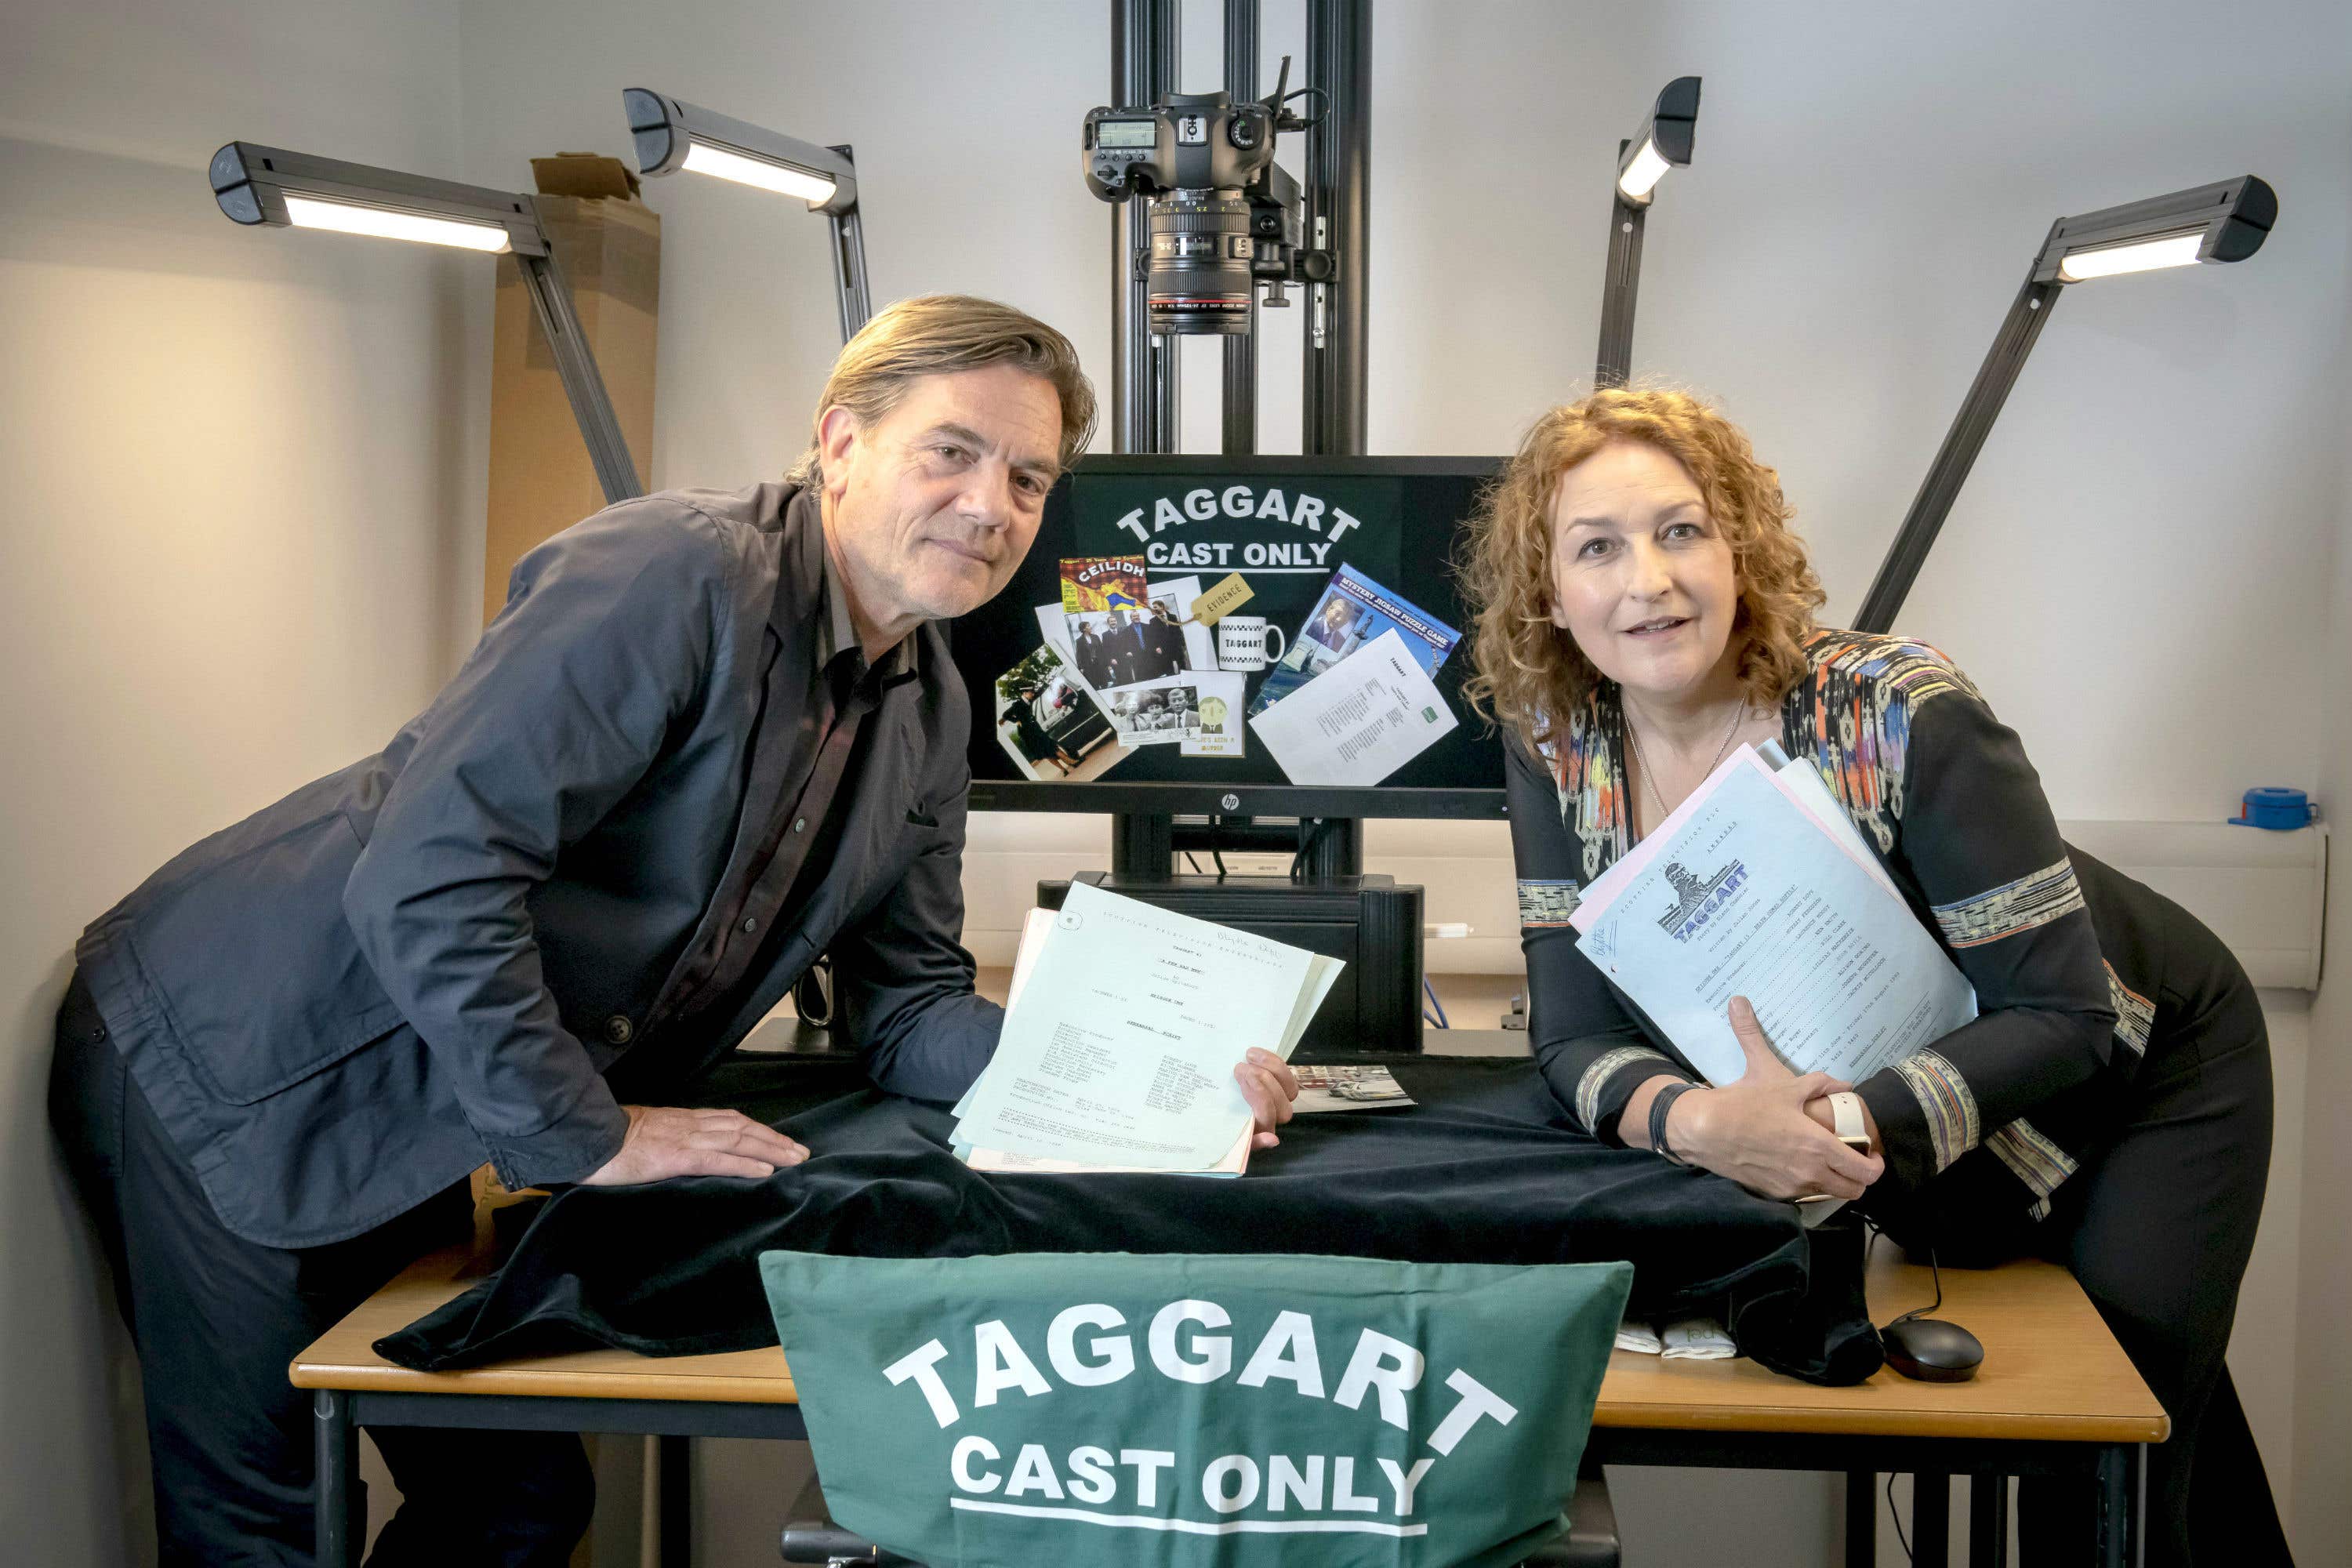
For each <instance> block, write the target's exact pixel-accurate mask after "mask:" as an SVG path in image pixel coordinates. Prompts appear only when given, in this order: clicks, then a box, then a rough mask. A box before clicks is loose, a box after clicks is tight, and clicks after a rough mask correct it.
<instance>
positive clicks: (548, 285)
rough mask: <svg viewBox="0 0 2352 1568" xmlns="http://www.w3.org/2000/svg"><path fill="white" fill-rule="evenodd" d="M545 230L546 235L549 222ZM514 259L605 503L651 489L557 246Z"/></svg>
mask: <svg viewBox="0 0 2352 1568" xmlns="http://www.w3.org/2000/svg"><path fill="white" fill-rule="evenodd" d="M540 229H541V234H542V235H544V233H545V231H546V224H545V223H544V221H542V222H541V224H540ZM514 261H515V268H516V270H517V271H519V272H520V273H521V274H522V283H523V288H524V289H525V290H526V291H527V292H528V293H529V294H530V302H531V306H532V309H533V310H534V311H535V312H536V314H537V315H538V317H539V326H540V330H541V331H543V332H545V333H546V334H547V346H548V348H549V349H550V350H551V352H552V353H553V354H554V356H555V372H556V374H557V375H558V376H559V377H560V378H561V379H562V382H563V395H564V396H566V397H567V398H569V399H571V402H572V418H573V420H575V421H576V422H577V423H578V424H579V426H580V437H581V439H582V440H583V441H585V442H587V444H588V460H589V461H590V462H591V463H593V464H594V465H595V468H596V482H597V483H598V484H599V485H601V486H603V487H604V500H605V503H606V504H607V505H610V504H612V503H613V502H614V501H625V500H631V499H633V498H635V497H637V496H641V495H643V494H645V487H644V486H643V485H641V484H639V483H638V482H637V466H636V464H635V462H634V461H632V460H631V459H630V457H629V441H628V437H625V436H624V435H623V434H622V433H621V421H620V417H619V416H617V415H615V414H614V412H613V399H612V397H611V396H610V395H608V394H607V393H606V392H605V390H604V375H603V374H602V373H601V372H599V371H598V370H597V368H596V356H595V354H594V353H593V352H592V351H591V350H590V349H589V347H588V339H587V337H586V336H585V335H584V334H583V332H582V331H581V330H580V318H579V316H578V315H577V314H576V313H575V312H574V311H573V310H572V289H571V286H570V285H569V284H568V283H566V282H565V281H564V278H563V268H562V264H561V263H560V262H558V261H557V260H556V259H555V247H553V246H552V245H547V246H544V247H542V249H541V254H540V255H537V256H532V255H530V254H527V253H525V252H522V251H520V250H518V251H517V252H516V254H515V258H514Z"/></svg>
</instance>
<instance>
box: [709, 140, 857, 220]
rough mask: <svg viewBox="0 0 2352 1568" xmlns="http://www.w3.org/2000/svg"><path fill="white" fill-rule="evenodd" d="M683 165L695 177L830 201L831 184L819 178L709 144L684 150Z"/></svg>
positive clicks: (803, 198)
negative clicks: (713, 175)
mask: <svg viewBox="0 0 2352 1568" xmlns="http://www.w3.org/2000/svg"><path fill="white" fill-rule="evenodd" d="M686 166H687V167H688V168H689V169H692V170H694V171H695V172H696V173H698V174H716V175H718V176H719V178H720V179H722V180H739V181H740V182H742V183H743V184H747V185H757V186H759V187H760V188H761V190H763V191H774V192H775V193H777V194H778V195H786V196H798V197H800V198H801V200H803V201H804V202H808V203H810V204H811V205H814V204H816V203H819V202H829V201H831V200H832V199H833V182H832V181H831V180H828V179H825V178H824V177H823V176H822V175H818V174H803V173H802V172H801V171H800V170H798V169H787V168H785V167H784V166H783V165H782V164H781V163H768V162H766V161H765V160H763V159H760V158H747V157H745V156H744V155H743V154H742V153H730V152H729V151H728V150H727V149H725V148H724V147H714V146H712V145H711V144H710V143H709V142H694V143H692V144H691V145H689V146H688V148H687V150H686Z"/></svg>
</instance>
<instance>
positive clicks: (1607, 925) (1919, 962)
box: [1583, 768, 1976, 1083]
mask: <svg viewBox="0 0 2352 1568" xmlns="http://www.w3.org/2000/svg"><path fill="white" fill-rule="evenodd" d="M1583 951H1584V952H1585V954H1586V956H1588V957H1590V958H1591V960H1592V961H1593V963H1597V964H1599V965H1600V966H1601V972H1602V973H1605V974H1607V975H1608V976H1609V977H1610V979H1612V980H1613V981H1615V982H1616V983H1617V984H1618V985H1619V986H1620V987H1621V988H1622V990H1623V991H1624V992H1625V994H1627V995H1629V996H1631V997H1632V998H1633V1000H1634V1001H1635V1002H1636V1003H1638V1004H1639V1005H1641V1007H1642V1009H1643V1011H1644V1012H1646V1013H1648V1014H1649V1016H1650V1017H1651V1019H1652V1021H1653V1022H1654V1023H1655V1024H1656V1025H1657V1026H1658V1027H1659V1028H1660V1029H1662V1030H1664V1032H1665V1035H1666V1037H1667V1038H1668V1039H1670V1040H1672V1041H1673V1042H1674V1043H1675V1048H1676V1049H1678V1050H1680V1051H1681V1052H1682V1053H1683V1055H1684V1056H1685V1058H1688V1059H1689V1061H1690V1064H1691V1065H1692V1066H1693V1067H1695V1068H1697V1069H1698V1070H1699V1071H1700V1072H1701V1073H1702V1074H1704V1075H1705V1076H1706V1078H1707V1079H1708V1080H1709V1081H1710V1082H1714V1083H1729V1082H1732V1081H1734V1080H1736V1079H1738V1078H1739V1077H1740V1076H1741V1075H1742V1074H1744V1073H1745V1072H1746V1071H1747V1062H1746V1060H1745V1058H1743V1057H1742V1056H1741V1054H1740V1050H1739V1042H1738V1038H1737V1037H1735V1036H1734V1035H1733V1034H1732V1032H1731V1023H1730V1019H1729V1017H1728V1016H1727V1012H1728V1009H1729V1007H1730V1005H1731V999H1732V997H1734V996H1745V997H1747V998H1748V1001H1749V1002H1750V1003H1751V1004H1753V1005H1754V1006H1755V1008H1756V1015H1757V1017H1758V1019H1759V1021H1760V1022H1761V1023H1762V1024H1763V1026H1764V1033H1765V1035H1766V1036H1767V1037H1769V1039H1770V1040H1771V1042H1772V1047H1773V1049H1774V1050H1775V1051H1777V1052H1778V1053H1779V1054H1780V1058H1781V1059H1782V1060H1784V1061H1786V1062H1787V1063H1788V1064H1789V1066H1790V1068H1793V1069H1794V1070H1795V1071H1797V1072H1800V1073H1805V1072H1815V1071H1820V1072H1826V1073H1829V1074H1831V1075H1832V1076H1833V1077H1837V1078H1842V1079H1847V1080H1849V1081H1851V1082H1854V1083H1859V1082H1861V1081H1862V1080H1863V1079H1866V1078H1868V1077H1870V1076H1871V1075H1872V1074H1873V1073H1875V1072H1877V1071H1879V1070H1880V1069H1881V1068H1886V1067H1890V1066H1892V1065H1893V1064H1894V1063H1895V1062H1898V1061H1900V1060H1902V1059H1903V1058H1906V1057H1907V1056H1909V1055H1911V1054H1912V1053H1913V1052H1915V1051H1916V1050H1918V1049H1920V1048H1921V1047H1924V1046H1928V1045H1931V1044H1933V1043H1934V1042H1935V1041H1937V1039H1940V1038H1941V1037H1944V1036H1945V1035H1948V1034H1949V1033H1950V1032H1951V1031H1952V1030H1954V1029H1957V1028H1958V1027H1959V1026H1961V1025H1962V1024H1965V1023H1967V1022H1968V1021H1969V1019H1970V1018H1973V1017H1975V1016H1976V993H1975V992H1974V991H1973V990H1972V989H1971V988H1970V987H1969V983H1968V981H1967V980H1966V979H1964V978H1963V977H1962V976H1961V974H1960V972H1959V971H1958V969H1956V968H1954V967H1953V966H1952V962H1951V960H1950V959H1949V958H1948V957H1946V956H1945V954H1944V952H1943V950H1942V948H1940V947H1939V946H1937V942H1936V939H1935V938H1934V937H1932V936H1930V935H1929V934H1928V933H1927V930H1926V928H1925V927H1923V926H1921V925H1920V924H1919V922H1918V921H1917V920H1916V918H1914V917H1913V915H1912V913H1911V910H1910V908H1909V907H1908V906H1907V905H1906V904H1905V903H1904V902H1903V900H1901V899H1899V898H1896V897H1895V895H1893V894H1892V893H1889V892H1888V891H1887V890H1886V889H1885V888H1884V887H1881V886H1880V885H1879V884H1878V883H1877V882H1875V881H1874V880H1873V879H1872V878H1871V876H1870V874H1869V873H1868V872H1866V871H1864V869H1863V868H1861V867H1860V866H1858V865H1856V864H1855V863H1854V861H1853V858H1851V857H1849V856H1848V855H1847V854H1846V853H1845V852H1844V851H1843V849H1841V848H1840V847H1838V845H1837V844H1836V843H1834V842H1833V841H1832V839H1831V838H1830V837H1829V835H1828V833H1827V832H1826V831H1825V830H1823V828H1822V826H1820V825H1819V824H1818V823H1816V822H1814V821H1812V820H1811V818H1809V817H1808V816H1806V815H1805V813H1804V812H1803V811H1802V810H1801V809H1800V808H1799V807H1798V806H1797V805H1794V804H1793V803H1792V802H1790V800H1789V799H1788V797H1787V796H1785V795H1782V794H1781V793H1780V791H1779V790H1777V789H1775V788H1774V787H1773V785H1772V782H1771V780H1770V779H1769V777H1768V776H1766V775H1765V774H1764V773H1763V772H1762V771H1761V770H1760V769H1754V768H1740V769H1736V770H1733V771H1732V772H1731V773H1729V774H1728V775H1727V777H1726V778H1725V779H1724V780H1723V782H1722V784H1721V785H1720V786H1719V787H1718V788H1717V790H1716V791H1715V793H1714V795H1712V797H1710V798H1709V799H1708V800H1707V802H1706V804H1705V805H1703V806H1701V807H1700V808H1699V809H1698V810H1697V811H1696V813H1695V814H1694V815H1693V816H1691V817H1690V819H1689V820H1688V821H1687V822H1685V823H1684V824H1683V826H1681V828H1680V829H1679V830H1678V831H1676V832H1675V834H1674V836H1673V837H1671V838H1670V839H1669V840H1668V841H1667V842H1666V843H1665V844H1664V846H1662V847H1661V848H1660V851H1659V853H1658V854H1657V855H1656V857H1655V858H1654V859H1652V860H1651V861H1650V862H1649V864H1648V866H1647V867H1646V868H1644V869H1643V871H1642V873H1641V875H1640V876H1639V877H1637V878H1636V879H1634V880H1633V884H1632V885H1631V886H1630V887H1629V888H1627V889H1626V890H1625V891H1624V892H1623V893H1622V894H1621V895H1620V896H1619V897H1618V899H1617V900H1616V901H1615V902H1614V903H1612V904H1611V905H1610V906H1609V909H1608V910H1607V912H1606V913H1604V914H1603V915H1602V916H1601V919H1600V920H1599V921H1597V922H1596V923H1595V924H1594V925H1593V927H1592V929H1591V931H1589V932H1587V933H1586V935H1585V937H1584V940H1583Z"/></svg>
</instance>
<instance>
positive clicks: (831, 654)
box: [776, 487, 922, 689]
mask: <svg viewBox="0 0 2352 1568" xmlns="http://www.w3.org/2000/svg"><path fill="white" fill-rule="evenodd" d="M784 531H785V540H784V548H785V550H786V551H787V552H793V559H794V563H795V564H796V566H797V567H798V570H797V571H795V572H794V573H793V574H791V575H792V576H793V578H794V579H796V580H797V582H798V583H799V584H803V587H802V588H801V589H800V593H801V594H802V595H808V596H806V597H803V598H802V601H801V604H800V605H798V606H796V607H795V608H796V609H797V614H796V615H795V616H794V617H793V618H794V619H795V620H798V621H799V622H800V624H802V625H803V626H805V625H806V624H807V622H808V621H811V620H813V621H814V622H815V624H816V668H819V669H824V668H829V667H831V665H832V663H833V661H834V659H835V657H837V656H838V655H839V654H841V653H842V652H843V650H845V649H850V648H856V647H858V642H857V627H856V623H855V622H853V621H852V620H851V619H850V616H849V595H848V592H847V591H846V590H845V588H844V587H843V586H842V583H841V578H840V575H839V574H838V573H837V572H836V571H835V567H834V563H833V552H832V551H830V550H828V549H826V548H825V542H824V504H823V498H822V496H821V494H820V492H819V491H818V490H817V489H815V488H814V487H808V488H804V489H800V490H798V491H796V492H794V494H793V499H792V500H790V501H788V502H786V503H785V507H784ZM809 584H813V585H814V593H813V595H812V594H811V590H810V588H809V587H808V586H806V585H809ZM784 597H785V596H784V595H782V594H779V595H777V609H778V611H779V612H780V613H782V612H784V611H785V610H786V606H785V605H784ZM803 617H804V618H803ZM776 631H777V634H778V635H779V636H789V635H791V633H790V629H789V627H788V626H784V625H781V624H780V625H778V626H777V627H776ZM921 633H922V628H921V627H919V626H918V627H917V628H916V629H915V630H913V631H910V632H908V634H907V635H906V636H905V637H900V638H899V639H898V642H897V644H896V645H894V646H893V647H891V649H890V650H889V651H888V652H887V653H886V654H884V655H883V656H882V658H881V662H880V663H879V664H877V666H875V670H874V672H875V674H876V675H877V677H878V678H879V679H880V681H881V683H882V685H883V686H884V687H885V688H886V689H887V688H889V687H892V686H897V685H899V684H900V683H902V682H904V681H908V680H912V679H915V678H916V677H917V676H919V675H920V674H921V673H922V667H921V664H920V661H919V639H920V637H921ZM859 666H860V668H861V669H862V668H864V654H863V651H862V650H861V651H860V654H859Z"/></svg>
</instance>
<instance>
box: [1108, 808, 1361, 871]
mask: <svg viewBox="0 0 2352 1568" xmlns="http://www.w3.org/2000/svg"><path fill="white" fill-rule="evenodd" d="M1182 849H1191V850H1194V851H1197V852H1201V853H1206V852H1207V851H1209V850H1212V849H1219V850H1241V851H1247V852H1250V853H1254V854H1260V855H1295V856H1297V859H1298V867H1297V879H1298V880H1299V881H1301V882H1313V881H1316V880H1318V879H1329V878H1333V877H1356V876H1360V875H1362V873H1363V869H1364V824H1363V820H1362V819H1361V818H1360V817H1353V816H1309V817H1302V818H1299V819H1298V820H1297V821H1296V822H1295V823H1294V822H1293V821H1292V819H1290V818H1288V817H1283V818H1279V819H1275V820H1262V819H1259V818H1256V817H1249V816H1208V817H1202V816H1189V817H1182V818H1179V817H1174V816H1165V815H1160V816H1154V815H1150V814H1146V813H1138V812H1120V813H1119V814H1118V815H1117V816H1113V817H1112V818H1111V819H1110V868H1111V870H1112V872H1113V873H1114V874H1115V875H1117V876H1119V877H1121V878H1127V879H1149V878H1153V877H1171V876H1173V875H1174V874H1175V870H1176V855H1177V852H1178V851H1179V850H1182Z"/></svg>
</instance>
